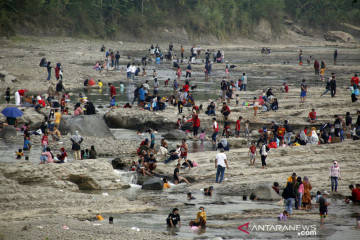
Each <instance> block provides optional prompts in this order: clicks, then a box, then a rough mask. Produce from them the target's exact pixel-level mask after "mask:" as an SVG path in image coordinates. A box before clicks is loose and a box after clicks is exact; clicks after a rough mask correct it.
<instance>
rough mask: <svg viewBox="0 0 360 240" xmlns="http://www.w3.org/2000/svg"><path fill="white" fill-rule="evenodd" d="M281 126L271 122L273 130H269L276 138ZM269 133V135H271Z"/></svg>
mask: <svg viewBox="0 0 360 240" xmlns="http://www.w3.org/2000/svg"><path fill="white" fill-rule="evenodd" d="M278 128H279V126H278V125H276V124H275V121H271V128H270V129H269V130H270V132H272V133H273V135H274V137H276V136H277V130H278ZM270 132H269V134H270Z"/></svg>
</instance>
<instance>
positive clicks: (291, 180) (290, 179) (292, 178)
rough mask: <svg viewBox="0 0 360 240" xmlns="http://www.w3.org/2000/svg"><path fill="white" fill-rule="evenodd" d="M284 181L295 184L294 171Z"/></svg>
mask: <svg viewBox="0 0 360 240" xmlns="http://www.w3.org/2000/svg"><path fill="white" fill-rule="evenodd" d="M286 182H291V183H293V184H295V182H296V173H293V174H292V175H291V176H290V177H288V178H287V180H286Z"/></svg>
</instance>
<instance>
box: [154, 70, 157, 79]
mask: <svg viewBox="0 0 360 240" xmlns="http://www.w3.org/2000/svg"><path fill="white" fill-rule="evenodd" d="M156 76H157V73H156V70H154V72H153V78H156Z"/></svg>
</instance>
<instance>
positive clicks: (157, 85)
mask: <svg viewBox="0 0 360 240" xmlns="http://www.w3.org/2000/svg"><path fill="white" fill-rule="evenodd" d="M158 88H159V82H154V90H158Z"/></svg>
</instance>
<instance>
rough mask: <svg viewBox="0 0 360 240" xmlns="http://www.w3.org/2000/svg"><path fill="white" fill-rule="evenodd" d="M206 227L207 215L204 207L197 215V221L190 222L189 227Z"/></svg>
mask: <svg viewBox="0 0 360 240" xmlns="http://www.w3.org/2000/svg"><path fill="white" fill-rule="evenodd" d="M205 225H206V213H205V210H204V207H200V208H199V212H198V213H197V214H196V219H195V221H190V222H189V226H190V227H192V226H197V227H204V226H205Z"/></svg>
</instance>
